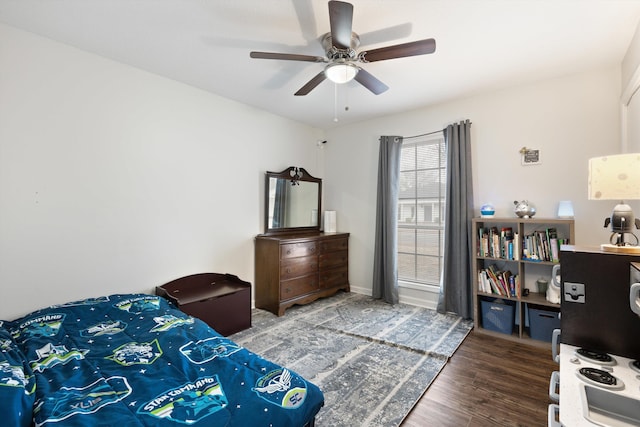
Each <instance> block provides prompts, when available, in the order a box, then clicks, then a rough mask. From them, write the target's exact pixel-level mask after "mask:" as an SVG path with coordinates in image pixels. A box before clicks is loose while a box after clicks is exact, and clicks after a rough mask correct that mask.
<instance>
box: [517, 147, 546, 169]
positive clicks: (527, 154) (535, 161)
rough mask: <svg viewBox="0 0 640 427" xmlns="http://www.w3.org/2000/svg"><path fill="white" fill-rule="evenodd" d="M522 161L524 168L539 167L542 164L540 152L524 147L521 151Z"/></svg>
mask: <svg viewBox="0 0 640 427" xmlns="http://www.w3.org/2000/svg"><path fill="white" fill-rule="evenodd" d="M520 159H521V163H522V165H523V166H532V165H539V164H541V163H542V159H541V158H540V150H538V149H533V148H527V147H522V149H521V150H520Z"/></svg>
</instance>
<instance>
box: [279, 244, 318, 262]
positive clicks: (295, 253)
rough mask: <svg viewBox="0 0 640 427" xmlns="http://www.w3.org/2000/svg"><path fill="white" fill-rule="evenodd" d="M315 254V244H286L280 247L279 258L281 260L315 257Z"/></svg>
mask: <svg viewBox="0 0 640 427" xmlns="http://www.w3.org/2000/svg"><path fill="white" fill-rule="evenodd" d="M316 253H317V246H316V242H304V243H287V244H285V245H281V246H280V258H282V259H287V258H296V257H301V256H309V255H315V254H316Z"/></svg>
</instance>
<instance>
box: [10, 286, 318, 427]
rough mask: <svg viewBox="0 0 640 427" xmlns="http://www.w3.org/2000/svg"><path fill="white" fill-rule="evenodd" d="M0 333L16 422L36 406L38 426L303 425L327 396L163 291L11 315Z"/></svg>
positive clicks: (27, 418) (28, 419)
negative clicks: (160, 294)
mask: <svg viewBox="0 0 640 427" xmlns="http://www.w3.org/2000/svg"><path fill="white" fill-rule="evenodd" d="M9 332H10V334H11V336H9ZM2 334H4V335H2ZM2 337H4V339H5V341H4V342H5V344H3V348H6V351H4V350H3V353H2V354H0V357H1V356H5V361H4V362H3V361H2V359H1V358H0V366H3V367H5V368H6V369H3V374H4V372H7V373H8V374H7V375H6V378H5V377H4V375H3V378H2V382H7V383H10V384H4V385H5V386H6V387H2V386H0V413H2V414H3V415H4V414H8V413H9V414H13V416H14V418H15V420H16V421H15V423H12V424H9V425H22V426H28V425H30V423H31V412H32V413H33V419H34V421H35V425H37V426H103V425H104V426H110V427H115V426H119V427H125V426H126V427H129V426H180V425H197V426H302V425H304V424H305V423H307V422H309V421H310V420H312V419H313V417H314V416H315V414H316V413H317V412H318V411H319V410H320V408H321V407H322V405H323V404H324V399H323V395H322V392H321V391H320V389H319V388H318V387H316V386H315V385H313V384H311V383H308V382H307V381H305V380H304V379H303V378H302V377H300V376H299V375H297V374H296V373H295V372H292V371H289V370H287V369H286V368H283V367H281V366H278V365H275V364H273V363H271V362H269V361H267V360H265V359H263V358H261V357H259V356H257V355H255V354H253V353H251V352H249V351H248V350H247V349H245V348H243V347H240V346H238V345H237V344H235V343H234V342H233V341H231V340H229V339H228V338H225V337H223V336H222V335H220V334H218V333H217V332H215V331H214V330H213V329H211V328H210V327H209V326H207V325H206V324H205V323H204V322H202V321H200V320H198V319H195V318H193V317H190V316H188V315H187V314H185V313H183V312H181V311H179V310H178V309H177V308H175V307H174V306H172V305H171V304H170V303H169V302H168V301H166V300H164V299H163V298H161V297H158V296H152V295H145V294H132V295H112V296H109V297H103V298H96V299H87V300H82V301H77V302H73V303H69V304H64V305H59V306H52V307H49V308H46V309H42V310H39V311H36V312H33V313H31V314H29V315H27V316H25V317H23V318H20V319H17V320H15V321H12V322H4V324H3V325H1V326H0V339H2ZM0 342H2V341H0ZM9 356H10V357H9ZM5 380H6V381H5ZM3 392H5V393H4V394H2V393H3ZM9 392H10V393H9ZM3 397H4V398H3ZM25 413H26V414H25ZM5 421H6V418H5Z"/></svg>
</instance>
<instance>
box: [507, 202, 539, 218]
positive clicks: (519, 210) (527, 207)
mask: <svg viewBox="0 0 640 427" xmlns="http://www.w3.org/2000/svg"><path fill="white" fill-rule="evenodd" d="M513 204H514V205H515V206H516V207H515V209H514V211H515V213H516V215H518V217H520V218H531V217H533V216H534V215H535V214H536V208H535V207H534V206H533V204H531V203H529V202H528V201H527V200H523V201H521V202H519V201H517V200H514V202H513Z"/></svg>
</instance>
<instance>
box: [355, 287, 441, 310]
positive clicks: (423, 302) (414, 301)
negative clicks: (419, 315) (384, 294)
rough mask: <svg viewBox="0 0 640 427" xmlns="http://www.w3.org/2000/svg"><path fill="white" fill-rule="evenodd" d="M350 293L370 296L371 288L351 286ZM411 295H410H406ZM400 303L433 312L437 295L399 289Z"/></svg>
mask: <svg viewBox="0 0 640 427" xmlns="http://www.w3.org/2000/svg"><path fill="white" fill-rule="evenodd" d="M350 288H351V292H353V293H355V294H361V295H367V296H371V288H365V287H359V286H353V285H351V287H350ZM408 293H411V294H412V295H407V294H408ZM399 297H400V302H401V303H402V304H409V305H415V306H417V307H424V308H430V309H432V310H435V309H436V308H437V306H438V294H437V293H434V292H431V291H416V290H415V289H411V290H409V292H407V290H405V289H403V288H400V289H399Z"/></svg>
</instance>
